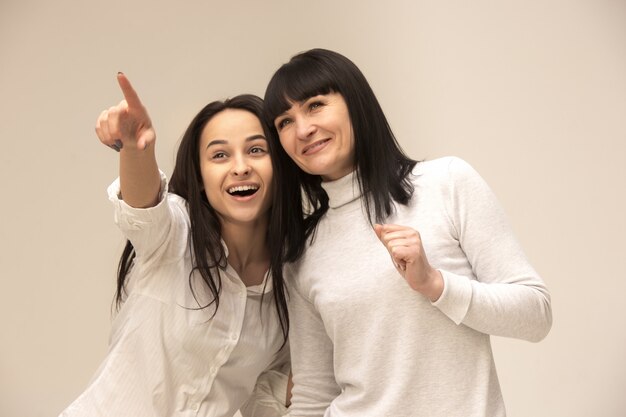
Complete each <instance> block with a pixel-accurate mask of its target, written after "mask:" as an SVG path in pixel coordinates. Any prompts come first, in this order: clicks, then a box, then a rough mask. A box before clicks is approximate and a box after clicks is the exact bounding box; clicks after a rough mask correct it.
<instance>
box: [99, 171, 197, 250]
mask: <svg viewBox="0 0 626 417" xmlns="http://www.w3.org/2000/svg"><path fill="white" fill-rule="evenodd" d="M160 175H161V189H160V192H159V201H158V203H157V204H156V205H155V206H154V207H149V208H134V207H131V206H129V205H128V204H126V202H125V201H124V200H123V199H122V195H121V191H120V181H119V178H118V179H116V180H115V181H114V182H113V183H112V184H111V185H110V186H109V188H108V189H107V193H108V196H109V201H110V202H111V203H112V204H113V207H114V221H115V223H116V224H117V226H118V227H119V229H120V230H121V232H122V234H123V235H124V236H125V237H126V238H127V239H128V240H129V241H130V242H131V243H132V245H133V247H134V249H135V253H136V256H137V260H138V261H142V262H146V261H148V260H150V259H151V258H153V257H155V256H157V255H161V256H164V255H165V251H164V250H163V248H164V246H165V245H166V243H167V242H168V241H172V240H173V239H172V238H174V237H176V238H177V239H186V235H187V233H188V229H189V219H188V215H187V211H186V208H185V206H184V200H183V199H182V198H180V197H178V196H176V195H171V194H169V193H168V188H167V178H166V176H165V174H164V173H163V172H160ZM182 247H183V248H184V245H183V246H182ZM160 249H161V250H160ZM169 255H170V256H171V255H174V256H180V255H181V254H179V253H176V254H169ZM162 260H163V261H167V260H166V259H163V258H162Z"/></svg>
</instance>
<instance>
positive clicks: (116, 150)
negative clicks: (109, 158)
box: [109, 145, 120, 152]
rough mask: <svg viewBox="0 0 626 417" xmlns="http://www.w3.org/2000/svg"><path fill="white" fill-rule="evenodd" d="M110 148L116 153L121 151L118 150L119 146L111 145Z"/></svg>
mask: <svg viewBox="0 0 626 417" xmlns="http://www.w3.org/2000/svg"><path fill="white" fill-rule="evenodd" d="M109 148H111V149H113V150H114V151H115V152H119V151H120V148H118V147H117V145H109Z"/></svg>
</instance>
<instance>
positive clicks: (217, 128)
mask: <svg viewBox="0 0 626 417" xmlns="http://www.w3.org/2000/svg"><path fill="white" fill-rule="evenodd" d="M253 135H263V136H265V135H264V134H263V127H262V126H261V122H260V120H259V119H258V118H257V117H256V116H255V115H254V114H252V113H250V112H249V111H246V110H241V109H225V110H222V111H221V112H219V113H217V114H216V115H214V116H213V117H212V118H211V120H209V121H208V122H207V124H206V125H205V126H204V129H203V130H202V135H201V143H208V141H210V140H214V139H222V140H226V141H235V140H245V139H246V138H248V137H250V136H253Z"/></svg>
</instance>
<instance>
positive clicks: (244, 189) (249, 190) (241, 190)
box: [226, 185, 259, 197]
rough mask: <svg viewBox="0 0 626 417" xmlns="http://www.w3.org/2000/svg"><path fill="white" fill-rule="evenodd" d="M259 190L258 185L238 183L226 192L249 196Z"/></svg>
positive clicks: (236, 195)
mask: <svg viewBox="0 0 626 417" xmlns="http://www.w3.org/2000/svg"><path fill="white" fill-rule="evenodd" d="M258 190H259V186H258V185H237V186H235V187H230V188H229V189H227V190H226V192H227V193H228V194H230V195H232V196H234V197H249V196H251V195H253V194H255V193H256V192H257V191H258Z"/></svg>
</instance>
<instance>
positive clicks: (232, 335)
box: [230, 333, 239, 340]
mask: <svg viewBox="0 0 626 417" xmlns="http://www.w3.org/2000/svg"><path fill="white" fill-rule="evenodd" d="M230 338H231V340H237V339H238V338H239V336H238V335H237V333H233V334H231V335H230Z"/></svg>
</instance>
